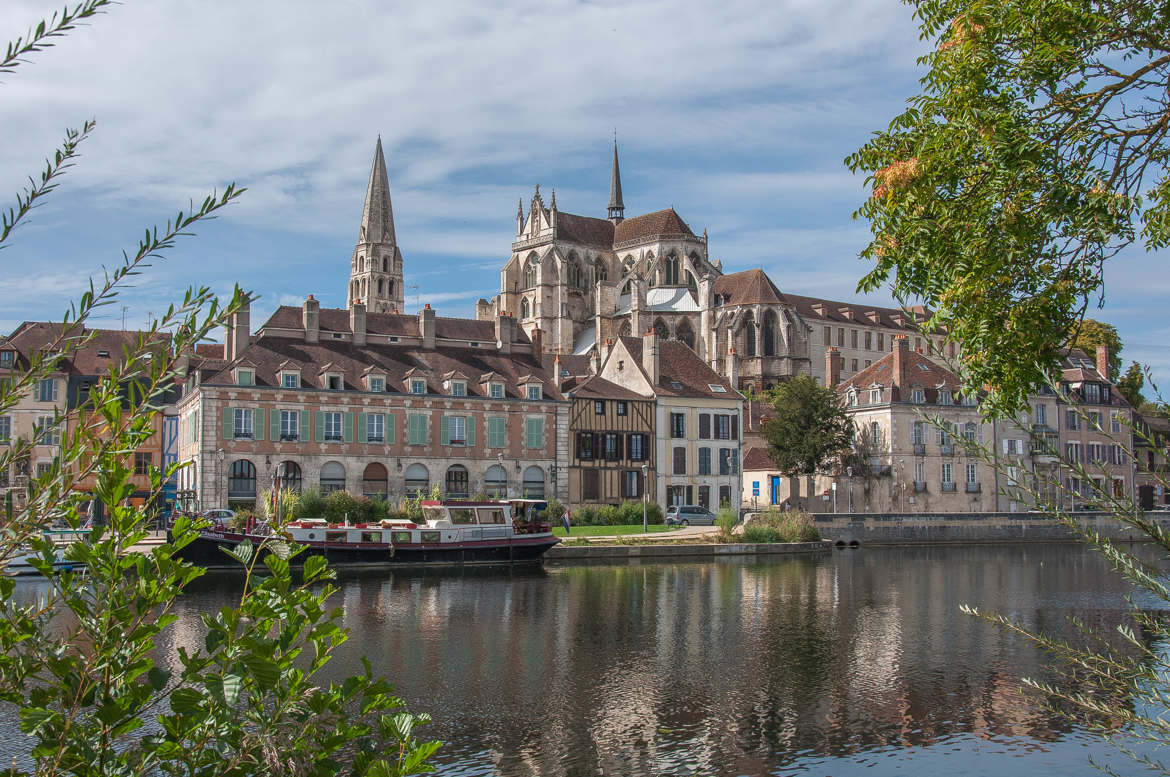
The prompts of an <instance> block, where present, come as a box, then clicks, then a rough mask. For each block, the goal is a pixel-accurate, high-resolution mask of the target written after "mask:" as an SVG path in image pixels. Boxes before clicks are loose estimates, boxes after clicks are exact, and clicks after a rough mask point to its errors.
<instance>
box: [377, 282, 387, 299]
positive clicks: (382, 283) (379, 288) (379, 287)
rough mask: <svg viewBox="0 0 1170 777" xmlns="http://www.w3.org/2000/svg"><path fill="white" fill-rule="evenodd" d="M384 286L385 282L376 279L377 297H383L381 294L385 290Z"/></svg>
mask: <svg viewBox="0 0 1170 777" xmlns="http://www.w3.org/2000/svg"><path fill="white" fill-rule="evenodd" d="M385 284H386V282H385V281H383V280H382V279H381V278H379V279H378V296H379V297H381V296H383V294H382V292H383V290H385V288H386V285H385Z"/></svg>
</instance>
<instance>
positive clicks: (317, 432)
mask: <svg viewBox="0 0 1170 777" xmlns="http://www.w3.org/2000/svg"><path fill="white" fill-rule="evenodd" d="M315 415H316V416H317V419H316V423H315V424H314V429H313V439H314V440H315V441H317V442H325V413H324V412H323V411H321V410H318V411H317V412H316V413H315Z"/></svg>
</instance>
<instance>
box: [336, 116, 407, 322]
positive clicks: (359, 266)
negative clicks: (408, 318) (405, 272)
mask: <svg viewBox="0 0 1170 777" xmlns="http://www.w3.org/2000/svg"><path fill="white" fill-rule="evenodd" d="M404 300H405V292H404V290H403V288H402V252H401V251H399V250H398V241H397V239H396V238H395V236H394V209H393V207H392V206H391V203H390V177H389V176H388V175H387V174H386V157H385V156H383V154H382V138H381V137H380V136H379V137H378V143H377V145H376V146H375V147H374V162H373V164H372V165H371V166H370V181H369V183H368V184H367V185H366V202H365V205H364V206H363V207H362V224H361V228H360V229H359V230H358V239H357V245H356V246H354V249H353V256H352V257H351V259H350V263H349V286H348V288H347V291H346V303H345V306H346V307H347V308H350V307H353V304H354V303H355V302H362V303H364V304H365V306H366V310H369V311H371V312H374V313H389V312H391V311H393V310H398V311H402V310H403V307H404Z"/></svg>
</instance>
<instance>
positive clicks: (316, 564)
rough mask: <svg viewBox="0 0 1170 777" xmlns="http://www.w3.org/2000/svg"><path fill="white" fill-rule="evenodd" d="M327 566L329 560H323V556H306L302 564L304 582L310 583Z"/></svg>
mask: <svg viewBox="0 0 1170 777" xmlns="http://www.w3.org/2000/svg"><path fill="white" fill-rule="evenodd" d="M328 566H329V562H328V561H326V560H325V557H324V556H309V557H308V558H306V559H305V565H304V575H305V582H306V583H310V582H312V581H314V580H316V579H317V578H318V577H320V575H321V573H322V572H324V571H325V569H326V568H327V567H328Z"/></svg>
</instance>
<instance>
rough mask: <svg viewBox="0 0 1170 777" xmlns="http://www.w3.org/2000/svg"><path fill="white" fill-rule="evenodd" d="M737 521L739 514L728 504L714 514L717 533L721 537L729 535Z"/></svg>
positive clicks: (728, 536)
mask: <svg viewBox="0 0 1170 777" xmlns="http://www.w3.org/2000/svg"><path fill="white" fill-rule="evenodd" d="M738 523H739V514H738V513H737V512H736V511H735V509H734V508H733V507H731V506H729V505H725V506H724V507H723V508H722V509H720V510H719V513H718V514H717V515H716V516H715V525H716V526H718V527H719V533H720V535H721V536H722V538H723V539H729V538H730V537H731V532H732V531H733V530H734V529H735V527H736V525H737V524H738Z"/></svg>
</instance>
